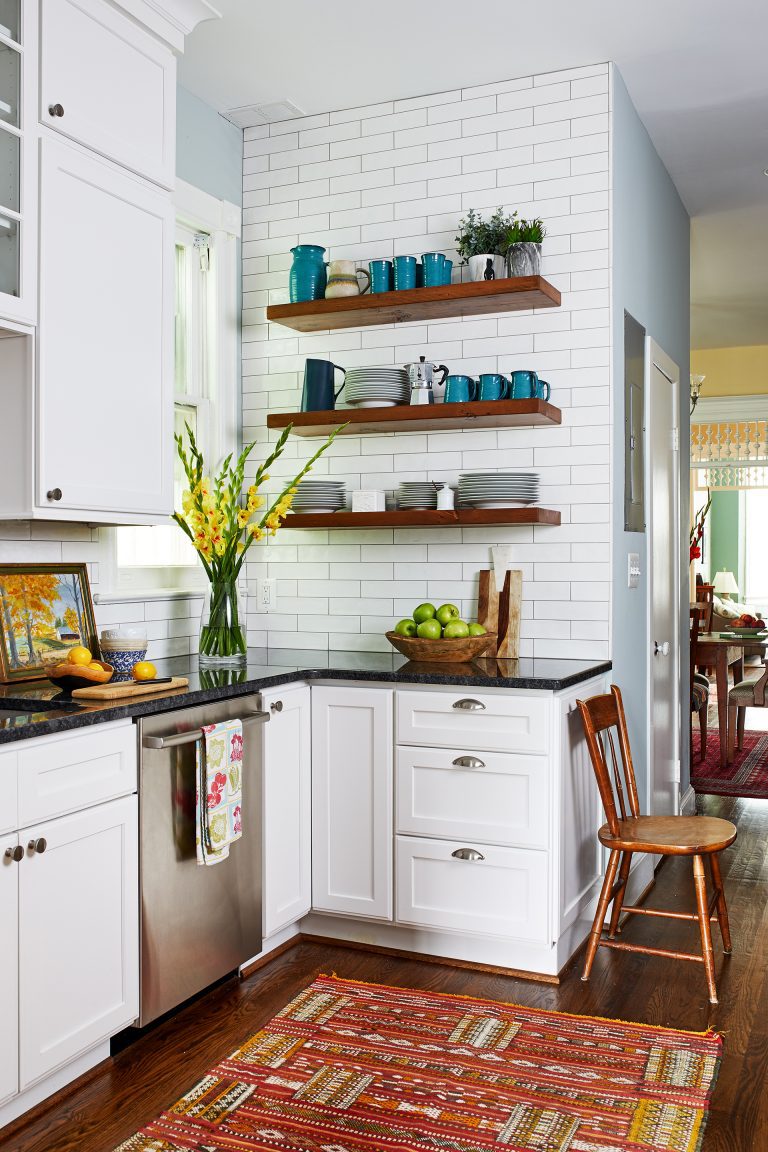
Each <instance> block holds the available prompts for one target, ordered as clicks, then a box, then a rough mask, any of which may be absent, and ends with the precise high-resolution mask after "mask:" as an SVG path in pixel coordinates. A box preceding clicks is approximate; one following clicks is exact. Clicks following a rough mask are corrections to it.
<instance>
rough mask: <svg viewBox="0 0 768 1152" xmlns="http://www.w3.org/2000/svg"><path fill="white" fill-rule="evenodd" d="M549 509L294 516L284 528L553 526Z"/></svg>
mask: <svg viewBox="0 0 768 1152" xmlns="http://www.w3.org/2000/svg"><path fill="white" fill-rule="evenodd" d="M559 523H560V513H559V512H557V511H555V510H554V509H552V508H538V507H527V508H458V509H453V508H449V509H435V508H423V509H417V508H409V509H404V508H401V509H398V510H393V511H391V512H294V513H291V514H290V515H289V517H288V519H287V520H286V521H285V527H286V528H326V529H328V528H332V529H336V528H469V527H472V526H477V525H478V524H493V525H509V524H554V525H557V524H559Z"/></svg>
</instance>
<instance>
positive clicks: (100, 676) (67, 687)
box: [46, 660, 115, 696]
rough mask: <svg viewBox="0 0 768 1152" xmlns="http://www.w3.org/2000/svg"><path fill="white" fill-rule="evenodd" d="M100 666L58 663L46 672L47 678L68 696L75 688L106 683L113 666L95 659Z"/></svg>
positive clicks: (109, 678) (111, 674)
mask: <svg viewBox="0 0 768 1152" xmlns="http://www.w3.org/2000/svg"><path fill="white" fill-rule="evenodd" d="M94 663H96V664H98V665H99V666H100V667H99V669H98V670H97V669H96V668H89V667H88V665H87V664H67V663H66V662H64V663H62V664H58V665H57V666H56V667H55V669H54V668H51V670H50V671H49V672H46V675H47V676H48V679H49V680H51V681H52V682H53V683H54V684H57V685H58V687H59V688H61V690H62V692H63V693H64V694H65V695H66V696H69V695H70V693H71V692H72V691H73V690H74V689H75V688H90V686H91V685H92V684H106V683H107V682H108V681H109V680H111V679H112V676H113V674H114V671H115V670H114V668H113V667H112V665H111V664H105V663H104V661H103V660H95V661H94Z"/></svg>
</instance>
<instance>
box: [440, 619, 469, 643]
mask: <svg viewBox="0 0 768 1152" xmlns="http://www.w3.org/2000/svg"><path fill="white" fill-rule="evenodd" d="M443 636H444V637H445V639H446V640H463V639H464V637H465V636H469V624H465V623H464V621H463V620H451V622H450V624H446V626H445V628H443Z"/></svg>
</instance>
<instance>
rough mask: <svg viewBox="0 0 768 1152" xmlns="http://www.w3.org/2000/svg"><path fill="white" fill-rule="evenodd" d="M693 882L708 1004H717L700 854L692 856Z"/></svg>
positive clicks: (702, 862) (705, 891)
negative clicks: (707, 990)
mask: <svg viewBox="0 0 768 1152" xmlns="http://www.w3.org/2000/svg"><path fill="white" fill-rule="evenodd" d="M693 882H694V886H695V888H696V908H697V911H698V916H699V931H700V933H701V954H702V958H703V960H704V971H705V972H706V974H707V988H708V989H709V1002H710V1004H717V985H716V983H715V956H714V952H713V950H712V933H711V931H710V927H709V907H708V905H707V885H706V881H705V879H704V861H703V859H702V858H701V856H694V858H693Z"/></svg>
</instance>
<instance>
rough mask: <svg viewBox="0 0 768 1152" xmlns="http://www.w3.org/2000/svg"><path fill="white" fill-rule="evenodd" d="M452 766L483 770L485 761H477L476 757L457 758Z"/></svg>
mask: <svg viewBox="0 0 768 1152" xmlns="http://www.w3.org/2000/svg"><path fill="white" fill-rule="evenodd" d="M453 764H454V765H455V766H456V767H457V768H485V761H484V760H478V758H477V756H457V757H456V759H455V760H454V761H453Z"/></svg>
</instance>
